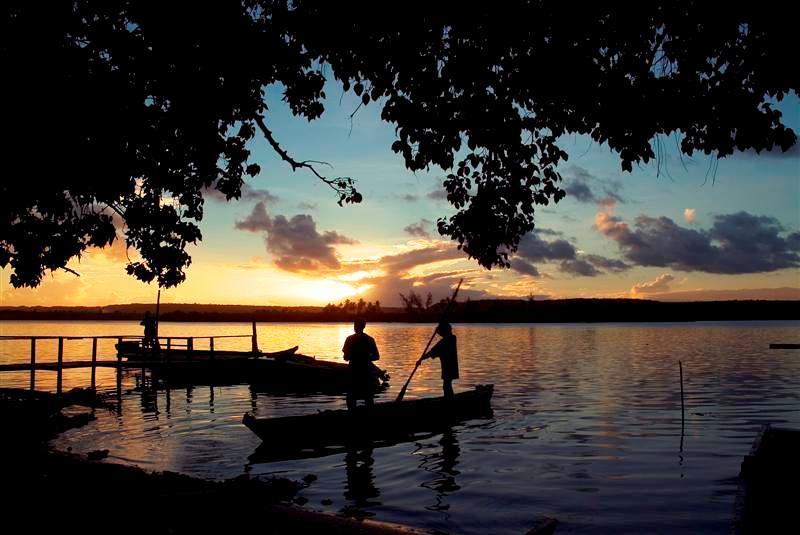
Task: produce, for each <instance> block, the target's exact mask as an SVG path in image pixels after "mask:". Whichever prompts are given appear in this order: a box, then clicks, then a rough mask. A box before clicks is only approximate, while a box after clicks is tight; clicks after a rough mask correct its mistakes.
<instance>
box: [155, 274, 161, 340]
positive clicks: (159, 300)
mask: <svg viewBox="0 0 800 535" xmlns="http://www.w3.org/2000/svg"><path fill="white" fill-rule="evenodd" d="M160 312H161V288H159V289H158V295H157V296H156V339H155V346H154V347H153V351H154V352H158V353H160V352H161V342H159V340H158V316H159V313H160Z"/></svg>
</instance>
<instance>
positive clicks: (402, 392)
mask: <svg viewBox="0 0 800 535" xmlns="http://www.w3.org/2000/svg"><path fill="white" fill-rule="evenodd" d="M462 282H464V279H461V280H460V281H458V286H456V291H455V292H453V297H451V298H450V301H448V303H447V306H446V307H445V308H444V311H443V312H442V317H441V318H440V319H439V322H438V323H437V324H436V329H434V330H433V334H432V335H431V337H430V340H428V343H427V345H426V346H425V349H424V350H423V351H422V355H420V356H419V358H418V359H417V363H416V364H415V365H414V369H413V370H411V375H409V376H408V381H406V384H404V385H403V388H401V389H400V393H399V394H397V399H396V400H395V401H403V397H405V395H406V390H408V385H409V383H411V378H412V377H414V374H415V373H416V372H417V368H419V365H420V364H422V357H424V356H425V353H427V352H428V348H430V347H431V343H432V342H433V339H434V338H436V332H437V330H438V328H439V323H442V322H443V321H444V320H445V318H446V317H447V313H448V312H450V308H451V307H452V306H453V303H455V301H456V296H457V295H458V291H459V290H460V289H461V283H462Z"/></svg>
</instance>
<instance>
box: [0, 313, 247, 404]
mask: <svg viewBox="0 0 800 535" xmlns="http://www.w3.org/2000/svg"><path fill="white" fill-rule="evenodd" d="M143 338H144V337H143V336H138V335H112V336H108V335H107V336H0V341H5V340H16V341H25V340H27V341H29V342H30V359H29V361H28V362H15V363H10V364H0V372H19V371H30V389H31V390H35V389H36V372H37V371H51V372H52V371H54V372H56V373H57V376H56V394H61V392H62V379H63V371H64V370H66V369H75V368H90V369H91V376H90V387H91V388H92V389H95V388H96V381H97V375H96V370H97V368H114V369H116V370H117V388H119V386H120V384H121V381H122V370H123V369H141V370H143V371H144V370H145V369H147V368H150V367H151V366H152V365H154V364H155V363H158V364H159V365H163V364H164V362H163V361H160V360H152V361H148V360H122V355H121V354H120V352H119V349H118V350H117V354H116V358H115V359H113V360H108V359H105V360H99V359H98V358H97V341H98V340H116V346H117V348H120V347H122V343H123V342H134V341H135V342H139V341H140V340H142V339H143ZM218 338H251V339H252V344H251V348H252V351H253V352H254V353H255V352H258V337H257V334H256V324H255V322H253V332H252V334H228V335H216V336H159V337H157V340H158V344H159V346H160V347H164V348H165V349H167V350H169V349H176V348H184V349H185V350H186V351H187V354H188V355H189V357H191V355H192V353H193V352H194V351H195V349H196V345H195V341H196V340H208V350H205V351H203V352H204V353H208V354H210V355H211V358H212V359H213V355H214V353H215V349H214V340H216V339H218ZM40 340H57V341H58V349H57V351H56V360H55V361H49V362H37V358H38V357H39V355H38V354H37V342H38V341H40ZM75 340H91V341H92V349H91V356H89V357H87V358H83V359H80V360H68V361H64V343H65V342H70V341H75ZM198 351H199V350H198ZM169 364H170V365H180V366H190V365H192V364H193V362H192V361H191V360H189V361H187V362H182V363H177V362H173V363H169Z"/></svg>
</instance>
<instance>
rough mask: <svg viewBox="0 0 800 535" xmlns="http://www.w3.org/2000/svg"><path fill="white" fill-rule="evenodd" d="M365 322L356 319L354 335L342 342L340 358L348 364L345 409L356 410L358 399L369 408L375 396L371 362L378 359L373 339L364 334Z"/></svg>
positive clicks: (361, 319)
mask: <svg viewBox="0 0 800 535" xmlns="http://www.w3.org/2000/svg"><path fill="white" fill-rule="evenodd" d="M366 326H367V322H366V321H365V320H364V319H363V318H356V320H355V321H354V322H353V330H354V331H355V334H351V335H350V336H348V337H347V339H346V340H345V341H344V346H343V347H342V358H344V360H346V361H347V362H348V363H349V365H350V366H349V367H350V384H349V388H348V391H347V408H348V409H350V410H353V409H355V408H356V402H357V401H358V400H359V399H363V400H364V405H365V406H367V407H371V406H372V404H373V396H374V395H375V377H374V374H373V371H372V370H373V367H374V366H373V364H372V363H373V362H374V361H376V360H378V359H379V358H380V355H379V353H378V346H377V345H376V344H375V339H374V338H372V337H371V336H370V335H368V334H367V333H365V332H364V328H365V327H366Z"/></svg>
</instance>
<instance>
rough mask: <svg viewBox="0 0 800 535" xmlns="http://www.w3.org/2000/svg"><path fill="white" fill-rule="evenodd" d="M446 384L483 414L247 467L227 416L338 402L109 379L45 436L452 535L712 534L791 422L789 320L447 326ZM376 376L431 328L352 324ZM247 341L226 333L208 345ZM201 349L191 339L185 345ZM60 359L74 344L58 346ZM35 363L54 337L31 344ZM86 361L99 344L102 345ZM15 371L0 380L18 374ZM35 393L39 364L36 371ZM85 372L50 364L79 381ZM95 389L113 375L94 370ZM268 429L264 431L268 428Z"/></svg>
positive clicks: (174, 328) (21, 378)
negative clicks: (453, 355) (63, 427)
mask: <svg viewBox="0 0 800 535" xmlns="http://www.w3.org/2000/svg"><path fill="white" fill-rule="evenodd" d="M139 329H140V327H138V325H137V324H136V323H134V322H107V323H106V322H5V323H0V334H2V335H16V334H25V335H34V334H38V335H45V334H47V335H73V336H75V335H102V334H109V335H110V334H114V335H116V334H138V333H139ZM249 329H250V326H249V325H248V324H232V323H227V324H219V323H215V324H169V323H164V324H162V325H161V334H162V335H176V336H177V335H194V336H199V335H209V334H247V333H249ZM455 330H456V334H457V336H458V343H459V350H460V353H461V370H462V379H461V380H460V381H459V382H458V383H457V389H466V388H469V387H470V386H472V385H475V384H480V383H494V385H495V398H494V400H493V403H492V404H493V407H494V418H493V419H491V420H483V421H472V422H468V423H466V424H464V425H461V426H457V427H454V428H453V430H452V432H451V433H447V434H444V435H438V436H435V437H432V438H429V439H425V440H420V441H417V442H412V443H404V444H399V445H396V446H393V447H387V448H376V449H374V450H361V451H355V452H350V453H349V454H337V455H332V456H328V457H323V458H317V459H306V460H296V461H283V462H277V463H259V462H251V461H249V460H248V457H249V456H250V455H251V454H252V453H253V451H254V450H255V448H256V447H257V446H258V444H259V442H260V441H259V440H258V438H256V437H255V436H254V435H252V434H251V433H250V431H248V430H247V428H245V427H244V426H243V425H242V424H241V418H242V414H243V413H244V412H245V411H250V410H255V411H256V412H257V413H258V414H259V415H261V416H267V415H276V416H277V415H290V414H303V413H309V412H314V411H316V410H317V409H322V408H330V407H342V406H343V401H342V399H340V398H339V397H337V396H308V397H303V398H301V397H291V396H273V395H269V394H266V393H258V392H254V391H252V390H251V388H250V387H249V386H247V385H242V386H225V387H213V388H211V387H209V386H195V387H193V388H180V389H171V390H169V391H164V390H161V391H159V392H158V393H157V394H155V395H152V394H142V393H141V392H140V391H138V390H137V389H136V388H135V385H136V380H137V378H136V373H134V372H126V373H125V374H124V376H123V394H122V399H121V402H122V403H121V407H122V410H121V413H119V414H116V413H114V412H109V411H105V410H103V411H98V412H97V417H98V418H97V420H96V421H94V422H92V423H91V424H90V425H89V426H87V427H84V428H81V429H77V430H73V431H70V432H68V433H66V434H64V435H62V436H61V437H59V438H58V439H56V440H55V441H54V445H55V446H56V447H58V448H63V449H66V448H67V447H72V448H73V450H74V451H79V452H85V451H90V450H93V449H98V448H108V449H109V450H110V451H111V455H110V458H109V460H110V461H112V462H121V463H130V464H136V465H139V466H141V467H143V468H146V469H153V470H173V471H179V472H184V473H188V474H191V475H195V476H200V477H208V478H227V477H233V476H236V475H239V474H242V473H244V472H249V473H250V474H253V475H264V476H267V475H278V476H285V477H289V478H295V479H299V478H301V477H303V476H305V475H306V474H315V475H316V476H317V479H316V480H315V481H314V482H313V483H312V484H311V485H310V486H309V487H308V488H307V489H306V490H304V491H303V492H302V496H304V497H305V498H307V499H308V503H307V507H310V508H313V509H318V510H327V511H334V512H342V513H344V514H350V515H358V516H375V517H376V518H378V519H381V520H386V521H394V522H402V523H407V524H410V525H414V526H419V527H427V528H434V529H439V530H442V531H445V532H457V533H516V534H519V533H524V532H525V531H526V529H527V528H529V527H530V525H531V524H532V523H533V521H534V520H535V519H537V518H539V517H540V516H541V515H549V516H554V517H556V518H557V519H558V520H559V521H560V526H559V529H558V532H559V533H625V532H627V533H643V532H647V533H687V532H690V533H700V532H702V533H727V532H729V529H730V519H731V509H732V505H733V498H734V494H735V491H736V484H737V479H736V478H737V474H738V471H739V464H740V462H741V459H742V456H743V455H745V454H746V453H747V451H748V449H749V447H750V444H751V442H752V440H753V438H754V436H755V434H756V432H757V431H758V429H759V427H760V426H761V424H763V423H766V422H772V423H774V424H779V425H788V426H794V427H800V352H798V351H791V350H769V349H768V345H769V343H770V342H798V341H800V340H798V339H800V322H763V323H759V322H752V323H696V324H640V325H619V324H603V325H456V328H455ZM367 331H368V332H369V333H370V334H372V335H373V336H374V337H375V339H376V340H377V342H378V345H379V347H380V349H381V361H380V364H381V365H382V366H383V367H385V368H388V369H389V371H390V373H391V374H392V377H393V380H392V387H391V388H390V390H389V391H388V392H387V393H385V394H384V395H383V396H382V399H394V397H395V396H396V394H397V392H398V390H399V389H400V387H401V386H402V384H403V382H404V381H405V379H406V377H407V374H408V373H409V371H410V370H411V368H412V367H413V362H414V361H415V360H416V358H417V357H418V356H419V353H420V351H421V349H422V348H423V347H424V345H425V343H426V342H427V340H428V337H429V336H430V332H431V326H429V325H405V324H403V325H394V324H383V325H381V324H375V325H369V326H368V328H367ZM350 332H351V328H350V326H349V325H343V324H269V325H267V324H264V325H260V326H259V343H260V346H261V349H262V350H277V349H282V348H285V347H288V346H292V345H296V344H299V345H300V349H301V351H302V352H304V353H306V354H311V355H316V356H317V357H318V358H330V359H337V358H339V357H340V352H339V348H341V345H342V342H343V341H344V338H345V337H346V336H347V335H348V334H350ZM248 346H249V339H241V340H239V339H227V340H226V341H225V342H224V343H223V341H218V342H217V348H226V347H227V348H235V347H238V348H241V349H244V348H246V347H248ZM196 347H198V348H201V347H202V346H200V345H198V346H196ZM65 348H66V351H65V352H66V355H67V356H66V360H70V359H83V358H86V357H87V356H88V355H89V348H90V342H86V341H67V342H65ZM38 352H39V357H38V359H39V360H40V361H47V360H55V342H43V341H40V342H39V346H38ZM100 353H101V356H105V357H109V356H111V355H112V354H113V348H112V342H110V341H108V342H103V343H101V347H100ZM28 355H29V346H28V344H27V343H24V342H9V341H0V362H14V361H24V360H26V359H28V358H29V357H28ZM678 360H681V361H683V372H684V386H685V391H686V397H685V400H686V427H685V434H684V437H683V440H681V408H680V385H679V380H678ZM438 375H439V369H438V362H426V363H425V364H424V365H423V367H422V368H421V369H420V370H419V371H418V373H417V375H416V376H415V378H414V381H413V383H412V387H411V389H410V390H409V394H408V396H409V397H416V396H425V395H438V393H439V391H440V388H441V386H440V381H439V380H438ZM28 380H29V375H28V373H27V372H25V373H13V374H12V373H3V374H0V386H27V385H28ZM36 380H37V387H38V388H50V389H52V388H53V385H54V380H55V374H54V373H52V372H39V373H38V375H37V378H36ZM88 382H89V370H88V369H87V370H69V371H66V372H65V376H64V386H65V388H69V387H71V386H87V385H88ZM98 382H99V385H100V387H101V388H103V389H107V390H108V391H110V392H114V391H115V374H114V372H113V371H111V370H102V369H101V370H99V371H98ZM276 440H279V438H276Z"/></svg>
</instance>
